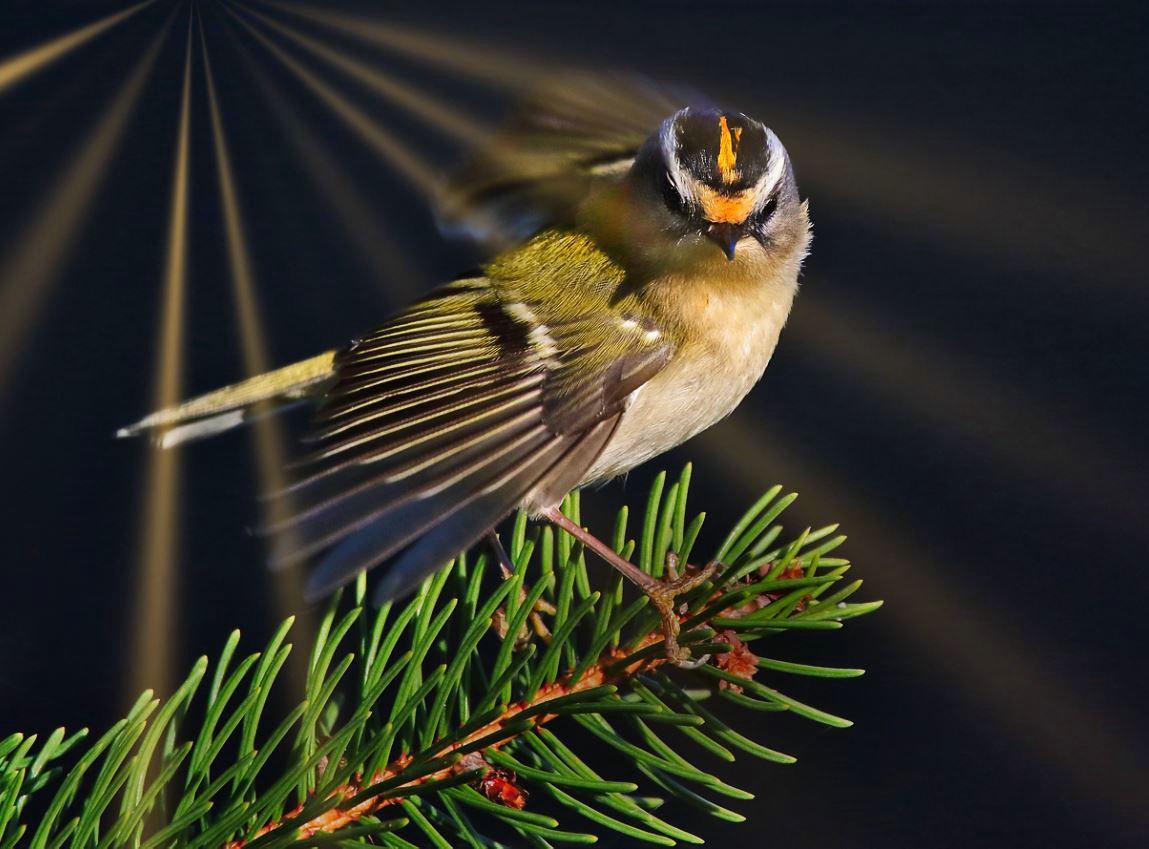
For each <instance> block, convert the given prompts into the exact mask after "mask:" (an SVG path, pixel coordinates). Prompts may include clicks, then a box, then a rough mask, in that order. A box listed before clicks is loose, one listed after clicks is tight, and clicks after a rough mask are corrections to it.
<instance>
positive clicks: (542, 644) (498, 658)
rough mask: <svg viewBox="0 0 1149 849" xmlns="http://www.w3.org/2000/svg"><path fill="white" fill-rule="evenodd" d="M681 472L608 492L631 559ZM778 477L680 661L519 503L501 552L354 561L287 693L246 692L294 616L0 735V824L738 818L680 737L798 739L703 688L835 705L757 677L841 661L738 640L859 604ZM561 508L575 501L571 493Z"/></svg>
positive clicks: (382, 825)
mask: <svg viewBox="0 0 1149 849" xmlns="http://www.w3.org/2000/svg"><path fill="white" fill-rule="evenodd" d="M689 484H690V468H689V467H687V468H686V469H685V470H684V472H683V473H682V475H681V476H680V477H679V478H678V480H677V481H674V482H673V483H671V484H670V486H669V487H668V486H666V480H665V476H664V475H660V476H659V477H658V478H657V480H656V482H655V485H654V487H653V488H652V491H651V494H650V498H649V499H648V501H647V504H646V510H645V512H644V514H643V516H642V521H641V524H640V531H639V536H638V539H637V540H634V539H630V538H629V537H628V523H629V511H628V510H626V509H625V508H624V509H623V510H622V511H620V513H619V515H618V518H617V520H616V523H615V528H614V533H613V535H612V536H611V537H610V538H611V539H612V542H613V545H614V548H615V550H616V551H618V552H620V553H622V554H623V555H624V556H628V557H630V556H633V555H634V553H635V552H637V555H638V556H637V559H636V561H635V562H636V565H637V566H638V567H639V568H641V569H643V570H644V571H646V572H648V573H650V574H652V575H661V574H662V573H663V572H664V571H665V570H666V569H667V567H668V565H669V569H670V571H671V572H673V571H674V570H675V568H676V561H677V562H680V563H687V562H689V558H690V555H691V551H692V549H693V547H694V544H695V541H696V540H697V538H698V534H699V531H700V529H701V526H702V521H703V517H702V516H701V515H699V516H696V517H694V518H693V519H691V520H689V521H688V518H687V508H686V497H687V492H688V489H689ZM780 496H781V488H780V487H775V488H773V489H771V490H770V491H769V492H767V493H766V494H765V495H764V496H763V497H762V498H761V499H759V501H758V502H756V503H755V504H754V505H753V506H752V507H751V508H750V510H748V511H747V512H746V514H744V515H743V517H742V518H741V519H740V520H739V521H738V522H737V523H735V525H734V527H733V528H732V530H731V531H730V533H729V534H728V535H727V536H726V538H725V540H724V541H723V543H722V545H721V546H720V547H719V549H718V551H717V553H716V558H715V559H717V560H719V561H721V562H722V563H724V564H725V567H724V568H723V569H722V570H720V571H719V572H718V573H717V574H715V575H713V576H712V577H711V578H710V579H708V580H707V581H705V582H704V583H703V584H702V585H701V586H699V587H698V588H697V589H696V590H694V591H693V592H691V593H690V594H688V595H686V596H684V597H683V599H682V603H681V605H680V606H679V607H678V608H677V609H676V614H677V616H678V619H679V622H680V623H681V638H680V639H681V642H682V643H683V644H684V645H687V646H689V647H690V648H691V650H692V653H693V656H694V657H695V658H697V663H696V664H691V665H692V666H695V667H696V668H691V669H682V668H679V667H677V666H676V665H675V664H672V663H671V662H669V661H668V660H667V658H666V653H665V646H664V638H663V629H662V627H661V622H660V620H659V616H658V613H657V612H656V611H654V610H652V609H650V605H648V604H647V599H646V597H638V598H633V599H631V598H628V597H627V594H626V592H625V590H626V587H624V585H623V582H622V581H621V579H620V577H619V576H616V575H613V574H612V575H611V576H609V577H607V579H606V580H605V582H604V585H603V589H602V590H601V591H592V590H591V586H592V581H591V580H590V578H589V576H588V574H587V569H586V562H585V556H584V553H583V551H582V550H581V547H580V546H579V545H578V544H576V543H575V542H574V541H573V540H572V539H571V538H570V537H569V536H567V535H566V534H565V533H562V532H556V531H555V530H554V529H552V528H550V527H549V526H548V527H538V526H530V525H529V524H528V521H527V519H526V517H525V516H522V515H520V516H518V517H517V518H516V520H515V523H514V526H513V529H512V531H511V533H510V535H509V540H508V542H509V544H508V546H507V559H508V560H509V562H508V563H505V564H503V568H502V569H500V568H499V567H500V564H499V562H498V559H497V558H495V557H493V556H492V555H491V554H488V553H487V552H486V551H485V550H483V548H482V547H480V548H479V550H478V553H476V554H473V555H471V556H468V555H463V556H460V557H459V558H458V559H457V560H456V561H455V562H454V563H453V564H452V566H451V567H450V568H449V569H446V570H444V571H443V572H441V573H440V574H439V575H437V576H436V577H434V578H433V579H431V580H430V581H428V582H427V583H426V584H425V585H424V586H423V587H422V588H421V589H420V590H419V592H418V593H417V595H416V596H415V597H414V598H413V599H411V600H410V601H408V602H406V603H403V604H400V605H385V606H384V607H383V608H381V609H379V610H371V609H369V608H367V607H365V604H364V599H365V596H366V580H365V578H363V577H361V578H360V580H359V581H358V583H357V584H356V586H355V589H354V592H353V593H352V594H351V596H352V597H351V598H350V599H348V600H341V599H339V598H336V599H333V600H332V602H331V604H330V605H329V606H328V609H327V612H326V616H325V617H324V618H323V620H322V622H321V624H320V627H319V629H318V633H317V634H316V635H315V639H314V644H313V646H312V648H311V654H310V657H309V662H308V676H307V684H306V693H305V695H304V698H303V700H302V701H301V702H300V704H298V705H297V706H296V707H295V709H294V710H291V711H289V712H288V713H287V715H286V716H282V717H275V719H270V718H269V715H270V711H269V709H268V704H269V697H270V695H271V693H272V690H273V689H274V688H276V687H277V686H280V687H282V686H284V685H283V683H282V682H280V678H281V675H280V672H281V670H282V668H283V664H284V661H285V660H286V658H287V655H288V652H289V651H290V650H291V646H290V645H289V644H288V643H287V641H286V640H287V634H288V632H289V629H290V627H291V622H290V621H288V622H285V623H284V624H283V626H282V627H281V628H280V629H279V630H278V631H277V632H276V634H275V635H274V636H273V638H272V639H271V641H270V643H269V644H268V646H267V647H266V648H265V650H264V651H262V652H260V653H259V654H252V655H250V656H247V657H245V658H243V659H241V660H238V661H237V660H236V655H237V649H238V646H239V639H240V638H239V633H238V632H235V633H233V634H232V635H231V637H230V638H229V639H228V641H227V642H226V644H225V646H224V648H223V650H222V652H221V654H220V657H219V658H218V660H217V662H216V663H215V665H214V670H213V671H212V673H211V675H210V677H209V676H208V669H209V665H208V661H207V659H206V658H204V659H201V660H200V661H199V662H197V663H196V665H195V666H194V668H193V670H192V672H191V674H190V675H189V676H188V678H187V679H186V680H185V681H184V683H183V684H182V685H181V686H180V687H179V689H178V690H177V691H176V692H175V693H174V694H173V695H172V696H170V697H169V698H167V699H165V700H160V699H156V698H153V697H152V695H151V694H144V696H142V697H141V698H140V700H139V701H138V702H137V703H136V705H135V706H134V707H133V709H132V710H131V711H130V712H129V714H128V716H127V717H125V718H124V719H123V720H121V721H120V722H118V723H116V724H115V725H114V726H113V727H112V728H111V729H110V730H109V731H108V732H107V733H105V734H104V735H103V736H102V737H101V738H100V739H99V740H97V741H96V742H95V743H92V744H88V743H87V738H86V732H79V733H76V734H73V735H70V736H68V735H66V733H65V732H64V730H63V729H58V730H57V731H55V732H53V733H52V734H51V735H50V736H49V737H48V738H47V740H45V741H44V742H43V743H42V744H40V745H37V740H36V738H35V737H34V736H33V737H24V736H22V735H19V734H14V735H12V736H10V737H7V738H4V739H0V849H10V848H11V847H17V846H20V847H24V846H28V847H35V848H36V849H47V847H65V846H67V847H102V846H108V847H113V846H114V847H119V846H135V847H146V849H152V847H162V846H179V847H196V848H197V849H286V847H302V846H322V845H336V844H338V845H341V846H364V847H365V846H379V845H382V846H392V847H406V846H412V845H417V844H412V843H411V842H410V839H414V840H418V841H421V842H422V843H423V844H425V845H432V846H437V847H444V846H446V847H450V846H457V845H467V846H473V847H485V846H500V845H503V844H501V843H500V842H498V840H497V839H496V838H492V837H490V836H487V832H490V831H492V830H493V831H494V832H495V833H496V834H505V835H514V838H513V839H514V840H515V845H522V844H526V845H531V846H540V847H542V846H551V845H553V844H557V843H586V842H593V840H594V839H595V838H594V835H593V833H592V832H593V831H597V830H610V831H613V832H616V833H618V834H620V835H624V836H626V837H629V838H631V839H633V840H635V841H640V842H644V843H651V844H655V845H674V844H675V843H677V842H690V843H697V842H701V838H699V837H698V836H696V835H694V834H691V833H689V832H687V831H684V830H683V829H682V828H681V827H680V826H679V825H675V824H673V823H671V822H669V821H667V820H666V819H663V818H662V817H661V816H659V815H658V814H656V813H655V811H656V809H657V807H658V805H659V804H661V801H660V800H658V799H656V798H653V797H649V796H643V795H638V790H639V784H638V781H641V782H642V783H643V784H644V785H647V786H648V787H649V788H650V789H652V790H656V791H657V792H659V793H662V794H664V795H665V796H668V797H671V798H674V799H676V800H678V801H681V802H682V803H683V804H684V805H687V806H689V807H690V808H692V809H694V810H697V811H700V812H702V813H704V814H706V815H708V816H714V817H716V818H720V819H724V820H729V821H738V820H741V819H742V818H743V817H742V815H741V814H739V813H737V812H736V811H734V810H731V809H730V808H727V807H725V806H724V805H723V804H720V803H719V802H718V801H717V800H716V798H715V797H726V798H727V799H732V800H735V801H737V800H744V799H747V798H749V794H748V793H746V792H745V791H743V790H740V789H738V788H735V787H732V786H731V785H729V784H728V783H726V782H725V781H723V780H722V779H721V778H720V777H719V776H717V775H714V774H712V773H711V772H708V771H707V770H706V769H703V768H702V767H701V766H700V765H699V762H700V758H701V756H702V753H706V754H707V755H709V756H716V757H717V758H719V759H721V760H723V761H732V760H734V759H735V757H736V755H737V754H746V755H751V756H753V757H757V758H760V759H763V760H766V761H771V762H775V763H792V762H793V761H794V758H793V757H791V756H790V755H787V754H784V753H782V752H779V751H776V750H774V749H771V748H769V747H767V746H765V745H763V744H762V743H761V742H759V741H758V740H756V739H751V738H749V737H747V736H745V735H743V734H741V733H739V732H738V731H736V730H735V729H734V728H732V727H731V726H730V725H728V724H727V723H726V722H725V721H724V720H723V719H720V718H719V716H718V715H717V714H716V713H715V710H711V709H710V708H709V707H707V701H708V700H710V699H717V700H719V701H723V702H726V703H729V705H730V706H731V707H737V708H741V709H744V710H749V711H754V712H789V713H793V714H796V715H798V716H802V717H805V718H807V719H810V720H813V721H815V722H819V723H822V724H826V725H830V726H834V727H845V726H848V725H849V724H850V723H849V722H848V721H847V720H845V719H842V718H840V717H837V716H834V715H833V714H830V713H827V712H825V711H822V710H820V709H817V708H814V707H812V706H810V705H807V704H805V703H803V702H801V701H799V700H797V699H795V698H793V697H791V696H788V695H786V694H784V693H783V692H781V691H780V690H779V689H778V685H780V684H781V683H782V682H783V681H784V680H785V679H786V678H787V677H788V676H793V675H802V676H810V677H824V678H825V677H829V678H835V677H853V676H856V675H860V674H861V670H857V669H832V668H826V667H819V666H811V665H808V664H803V663H799V662H795V661H791V660H776V659H773V658H769V657H762V656H759V654H757V653H756V651H755V650H752V646H754V649H757V648H758V647H757V645H756V644H757V642H758V641H762V640H764V639H765V638H773V637H775V636H776V635H779V634H784V633H787V632H790V631H797V632H799V635H800V633H801V631H803V630H832V629H836V628H840V627H841V625H842V622H844V621H845V620H847V619H850V618H853V617H855V616H859V615H862V614H864V613H867V612H870V611H871V610H873V609H875V608H876V607H877V606H879V604H880V603H879V602H868V603H860V604H859V603H851V602H849V601H847V599H848V598H849V597H850V596H852V595H853V594H854V593H855V592H856V591H857V589H858V587H859V586H860V584H861V582H860V581H853V582H848V583H845V585H844V586H843V585H842V583H843V576H844V574H845V572H846V571H847V569H848V568H849V564H848V562H847V561H845V560H842V559H840V558H836V557H832V556H831V553H832V552H833V551H834V549H836V548H837V547H838V546H839V545H840V544H841V543H842V542H843V540H844V537H842V536H840V535H837V534H836V526H829V527H827V528H822V529H819V530H810V529H807V530H806V531H804V532H802V533H801V534H799V535H798V536H797V537H796V538H795V539H793V540H791V541H789V542H786V543H782V542H779V540H780V539H781V536H782V529H781V527H780V526H779V525H778V524H777V519H778V517H779V515H780V514H781V512H782V511H783V510H784V509H785V508H786V507H787V506H788V505H789V504H790V503H791V502H792V501H793V498H794V496H793V495H789V496H785V497H780ZM563 510H564V513H565V514H566V515H567V516H568V517H570V518H571V520H572V521H574V522H578V521H579V514H580V504H579V496H578V493H574V494H572V496H570V497H568V499H567V501H566V502H565V503H564V505H563ZM831 589H833V592H831ZM528 623H530V624H529V625H528ZM771 653H773V652H771ZM690 687H693V688H695V689H690ZM698 688H701V689H698ZM716 710H717V709H716ZM276 720H278V721H276ZM761 725H762V723H756V726H761ZM588 744H591V749H592V750H593V747H594V746H599V747H606V748H609V749H611V750H613V751H615V752H616V753H617V754H621V755H622V756H623V758H624V759H625V764H627V765H629V769H630V772H629V774H624V775H613V776H604V775H602V774H600V772H599V771H598V770H596V769H595V768H594V767H593V766H592V765H591V764H590V763H589V762H588V760H587V758H585V757H583V756H580V754H578V752H579V751H580V749H582V750H584V751H585V750H586V749H587V746H588ZM85 746H86V748H85ZM560 817H561V819H562V822H560ZM571 826H573V828H571ZM587 828H590V830H591V831H590V832H588V831H586V830H585V829H587ZM400 830H401V831H402V834H403V835H404V836H401V835H400V834H398V833H396V832H397V831H400ZM409 838H410V839H409Z"/></svg>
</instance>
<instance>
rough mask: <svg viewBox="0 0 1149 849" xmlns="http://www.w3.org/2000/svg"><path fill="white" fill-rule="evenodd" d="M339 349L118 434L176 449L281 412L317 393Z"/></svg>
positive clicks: (153, 417)
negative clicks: (149, 438) (147, 437)
mask: <svg viewBox="0 0 1149 849" xmlns="http://www.w3.org/2000/svg"><path fill="white" fill-rule="evenodd" d="M336 353H337V352H336V351H327V352H326V353H323V354H320V355H319V356H316V357H312V358H310V359H307V360H303V361H301V362H298V363H293V364H292V365H289V366H284V367H283V368H280V369H276V370H274V371H269V372H267V373H266V374H261V375H257V376H255V377H251V378H248V379H247V380H244V381H241V382H239V383H234V384H232V385H231V386H225V387H223V388H222V389H217V390H215V391H214V392H208V393H207V394H206V395H200V396H199V397H198V398H192V399H191V400H189V401H184V402H183V403H182V404H178V405H176V406H174V407H168V408H166V409H163V410H159V411H157V412H154V413H152V414H150V415H148V416H145V417H144V418H142V419H140V420H139V421H138V422H136V423H135V424H131V425H128V426H127V427H122V428H120V429H119V430H118V431H116V436H118V437H127V436H140V435H142V434H145V433H147V434H152V435H154V437H155V439H156V442H157V444H158V445H159V446H160V447H161V448H171V447H173V446H175V445H180V444H181V443H184V442H194V441H195V440H198V439H205V438H207V437H209V436H215V435H216V434H218V433H223V432H224V431H227V430H231V429H232V428H234V427H238V426H239V425H241V424H244V423H245V422H249V421H251V420H252V419H253V418H256V417H258V416H259V415H265V414H266V413H267V412H273V413H277V412H280V411H281V410H283V409H286V408H287V407H290V406H293V405H294V404H295V403H298V402H299V401H301V400H304V399H306V398H308V397H310V396H312V395H314V394H315V393H316V391H317V390H319V389H320V388H321V387H323V386H324V385H325V384H326V383H327V382H328V381H329V380H330V379H331V378H332V377H333V376H334V373H335V355H336ZM265 405H267V406H265Z"/></svg>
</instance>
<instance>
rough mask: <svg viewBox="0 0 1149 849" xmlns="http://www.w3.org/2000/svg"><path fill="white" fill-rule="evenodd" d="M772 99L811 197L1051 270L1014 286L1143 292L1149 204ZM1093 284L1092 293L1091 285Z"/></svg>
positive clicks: (945, 244) (956, 145)
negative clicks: (1140, 272) (1138, 277)
mask: <svg viewBox="0 0 1149 849" xmlns="http://www.w3.org/2000/svg"><path fill="white" fill-rule="evenodd" d="M770 102H771V104H772V107H771V113H772V114H773V115H775V116H777V117H775V118H773V119H772V120H773V121H776V122H777V123H776V124H775V126H776V127H777V128H778V132H779V134H780V135H781V137H782V139H783V141H785V143H786V145H787V147H788V148H789V149H790V150H791V151H792V152H793V153H794V154H795V157H796V159H797V161H798V164H799V167H800V169H801V180H802V186H803V187H804V188H805V190H806V191H808V192H810V193H811V195H812V196H814V197H817V196H819V195H821V196H823V197H826V198H832V200H833V203H834V204H840V205H842V206H843V207H848V208H850V209H853V210H855V211H856V212H857V213H858V214H860V215H861V216H862V217H863V219H864V220H865V221H867V222H870V223H872V224H878V223H880V224H881V225H882V226H884V227H886V228H887V229H888V228H890V227H891V226H894V227H896V228H899V229H898V230H897V232H900V233H902V234H903V238H904V235H905V233H906V232H908V233H913V234H920V235H922V236H926V237H927V238H929V239H930V241H931V242H933V243H936V244H938V245H940V246H941V247H942V248H944V249H954V248H955V247H956V249H957V252H959V253H960V254H962V255H973V256H977V255H978V254H981V255H983V256H986V257H997V258H1000V259H1001V260H1003V261H1005V262H1008V263H1013V264H1016V265H1018V266H1019V267H1022V268H1031V269H1039V270H1042V271H1045V272H1047V275H1045V276H1034V275H1031V276H1025V275H1014V276H1013V277H1012V278H1011V282H1016V283H1017V284H1019V285H1020V284H1022V283H1029V284H1032V285H1033V286H1034V287H1035V288H1037V289H1038V290H1042V291H1043V290H1047V289H1048V287H1049V286H1059V287H1062V289H1063V291H1065V290H1068V291H1069V292H1071V293H1073V295H1074V297H1075V302H1076V301H1080V303H1081V305H1082V306H1083V307H1085V306H1087V305H1090V304H1091V303H1092V302H1094V301H1099V300H1101V296H1100V294H1099V292H1100V290H1102V289H1103V290H1105V291H1106V292H1120V293H1121V294H1122V295H1124V296H1132V297H1136V298H1141V299H1143V298H1144V296H1145V287H1144V286H1140V285H1138V286H1137V287H1136V288H1135V289H1131V287H1130V285H1129V283H1130V280H1131V278H1130V276H1129V272H1128V271H1127V269H1140V268H1142V267H1143V266H1144V237H1143V234H1144V233H1145V232H1146V230H1147V229H1149V216H1147V215H1146V210H1145V204H1144V203H1141V202H1139V201H1138V200H1137V199H1136V198H1131V197H1126V198H1121V197H1119V194H1120V192H1118V191H1110V192H1108V193H1106V194H1105V195H1104V196H1099V195H1098V194H1097V187H1096V185H1095V184H1091V183H1090V181H1089V180H1088V179H1086V178H1085V177H1081V176H1077V175H1074V174H1072V173H1068V172H1066V171H1064V170H1063V171H1060V172H1059V171H1057V170H1056V169H1055V168H1050V167H1045V168H1042V167H1040V166H1039V165H1037V164H1036V163H1034V162H1023V161H1019V160H1012V161H1011V160H1006V159H1003V158H1002V157H1001V155H999V154H997V152H996V151H993V150H992V149H980V148H978V147H977V146H975V145H961V144H960V142H957V141H954V140H952V139H950V140H945V141H935V140H933V139H930V138H928V137H926V136H925V135H924V134H923V133H922V132H921V130H920V129H916V128H914V127H912V126H903V127H882V128H878V127H868V126H865V125H864V124H863V123H861V122H859V121H855V120H842V119H839V118H835V117H833V116H830V115H825V114H814V113H812V112H811V111H810V110H809V109H808V108H805V107H803V106H801V105H798V104H792V103H790V102H787V101H786V100H785V99H784V98H780V97H771V99H770ZM890 139H897V140H898V143H897V144H896V146H891V143H890ZM901 228H905V229H904V230H902V229H901ZM1083 282H1085V283H1087V284H1088V287H1089V291H1090V292H1094V294H1088V293H1083V292H1082V289H1081V286H1082V284H1083ZM1139 282H1140V281H1138V283H1139ZM1044 296H1045V295H1044V294H1043V297H1044Z"/></svg>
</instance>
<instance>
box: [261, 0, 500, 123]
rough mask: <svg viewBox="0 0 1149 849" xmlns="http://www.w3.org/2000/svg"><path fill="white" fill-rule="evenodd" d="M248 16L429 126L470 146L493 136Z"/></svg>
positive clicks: (288, 30) (285, 29)
mask: <svg viewBox="0 0 1149 849" xmlns="http://www.w3.org/2000/svg"><path fill="white" fill-rule="evenodd" d="M247 13H248V14H249V15H251V16H252V17H254V18H256V19H258V20H260V21H262V22H263V23H264V24H265V25H266V26H268V27H270V28H271V29H273V30H275V31H276V32H278V33H279V34H280V35H282V36H284V37H285V38H287V39H290V40H291V41H292V42H294V43H295V44H298V45H299V46H300V47H302V48H303V49H304V50H307V51H308V52H309V53H311V54H312V55H313V56H318V57H319V58H320V59H322V60H323V61H325V62H327V63H328V64H329V65H331V66H332V67H335V68H338V69H339V70H340V71H342V72H343V73H345V74H347V76H349V77H351V78H352V79H355V80H357V81H358V82H360V83H362V84H364V85H365V86H367V87H368V88H369V89H371V90H372V91H374V92H375V93H376V94H378V95H380V96H381V97H385V98H387V99H388V100H390V101H391V102H393V103H395V104H397V105H399V106H401V107H402V108H404V109H406V110H407V111H409V112H410V113H411V114H413V115H415V116H417V117H419V118H421V119H422V120H424V121H426V122H427V123H428V124H431V125H432V126H434V127H436V128H438V129H441V130H444V131H445V132H447V133H450V134H451V135H453V136H456V137H457V138H459V139H461V140H462V141H465V142H467V143H469V144H475V145H477V144H479V143H480V142H482V141H483V140H484V139H486V138H487V137H488V136H489V134H490V130H489V129H487V128H486V127H484V126H482V125H481V124H479V123H478V122H477V121H474V120H472V119H470V118H467V117H466V116H465V115H463V114H462V113H460V112H458V111H457V110H455V109H453V108H451V107H450V106H447V105H445V104H442V103H439V102H436V101H435V100H434V99H432V98H430V97H429V96H427V95H426V94H423V93H421V92H419V91H417V90H415V89H412V88H411V87H410V86H407V85H404V84H403V83H401V82H399V81H398V80H396V79H394V78H393V77H391V76H389V75H387V74H385V73H383V72H381V71H379V70H377V69H375V68H372V67H369V66H368V65H365V64H364V63H362V62H359V61H356V60H355V59H351V58H349V57H347V56H344V55H343V54H341V53H340V52H339V51H337V50H333V49H332V48H330V47H327V46H326V45H324V44H322V43H321V42H319V41H317V40H315V39H314V38H311V37H310V36H307V35H304V34H302V33H300V32H299V31H298V30H295V29H294V28H292V27H289V26H286V25H284V24H281V23H279V22H277V21H275V20H273V19H272V18H269V17H268V16H267V15H263V14H260V13H259V12H257V11H255V10H254V9H248V10H247Z"/></svg>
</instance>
